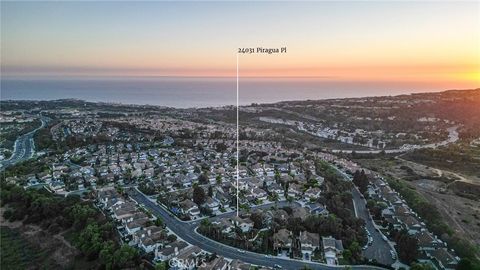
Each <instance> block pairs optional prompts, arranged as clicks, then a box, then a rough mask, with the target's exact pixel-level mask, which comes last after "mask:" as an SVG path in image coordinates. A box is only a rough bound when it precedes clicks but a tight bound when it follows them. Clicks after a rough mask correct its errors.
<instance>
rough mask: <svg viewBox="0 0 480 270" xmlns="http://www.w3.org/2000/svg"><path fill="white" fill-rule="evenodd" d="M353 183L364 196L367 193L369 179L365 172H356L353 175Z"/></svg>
mask: <svg viewBox="0 0 480 270" xmlns="http://www.w3.org/2000/svg"><path fill="white" fill-rule="evenodd" d="M352 181H353V183H354V184H355V185H356V186H357V187H358V189H359V190H360V192H361V193H362V194H363V193H365V192H367V189H368V177H367V175H366V174H365V171H364V170H362V171H361V172H360V171H358V170H357V171H355V173H354V174H353V180H352Z"/></svg>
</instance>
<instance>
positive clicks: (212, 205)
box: [203, 197, 220, 212]
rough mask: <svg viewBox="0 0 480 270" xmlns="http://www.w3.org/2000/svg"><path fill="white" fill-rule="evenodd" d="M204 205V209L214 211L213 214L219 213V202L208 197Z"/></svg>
mask: <svg viewBox="0 0 480 270" xmlns="http://www.w3.org/2000/svg"><path fill="white" fill-rule="evenodd" d="M203 205H204V207H207V208H208V209H210V210H212V212H216V211H218V208H219V206H220V204H219V203H218V201H217V200H215V199H212V198H211V197H208V198H207V200H206V202H205V203H204V204H203Z"/></svg>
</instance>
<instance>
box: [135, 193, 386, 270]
mask: <svg viewBox="0 0 480 270" xmlns="http://www.w3.org/2000/svg"><path fill="white" fill-rule="evenodd" d="M129 195H130V197H131V198H132V199H133V200H135V201H136V202H137V203H140V204H143V205H144V206H145V207H146V208H148V209H149V210H150V211H152V213H153V214H155V215H156V216H157V217H160V218H161V219H162V220H163V222H164V223H165V225H167V227H168V228H169V229H170V230H171V231H173V232H174V233H175V234H176V235H177V236H178V237H180V238H182V239H183V240H184V241H186V242H188V243H190V244H192V245H195V246H198V247H200V248H201V249H203V250H205V251H207V252H210V253H215V254H218V255H220V256H224V257H226V258H230V259H238V260H241V261H243V262H246V263H250V264H254V265H261V266H267V267H274V266H275V265H280V266H282V267H283V269H292V270H293V269H301V268H303V267H304V266H305V265H306V266H308V267H309V268H310V269H315V270H325V269H343V268H344V267H345V266H344V265H342V266H329V265H326V264H320V263H312V262H305V261H300V260H292V259H285V258H279V257H270V258H267V257H265V255H264V254H259V253H255V252H249V251H245V252H239V251H238V249H237V248H234V247H231V246H227V245H224V244H221V243H219V242H216V241H214V240H212V239H209V238H207V237H205V236H203V235H200V234H198V233H197V232H196V228H197V222H193V223H188V222H182V221H180V220H178V219H176V218H175V217H173V216H171V215H170V213H169V212H168V211H167V210H165V209H164V208H163V207H161V206H159V205H158V204H156V203H154V202H152V201H151V200H150V199H149V198H148V197H146V196H145V195H143V194H142V193H140V192H139V191H138V190H136V189H130V192H129ZM351 268H352V269H358V270H367V269H383V268H380V267H375V266H367V265H354V266H351Z"/></svg>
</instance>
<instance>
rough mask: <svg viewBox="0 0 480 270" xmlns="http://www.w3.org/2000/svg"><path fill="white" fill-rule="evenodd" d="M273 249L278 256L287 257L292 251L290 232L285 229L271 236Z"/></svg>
mask: <svg viewBox="0 0 480 270" xmlns="http://www.w3.org/2000/svg"><path fill="white" fill-rule="evenodd" d="M273 249H274V250H276V251H277V253H278V255H283V256H288V255H289V254H290V251H291V249H292V232H291V231H289V230H287V229H280V230H279V231H278V232H276V233H274V234H273Z"/></svg>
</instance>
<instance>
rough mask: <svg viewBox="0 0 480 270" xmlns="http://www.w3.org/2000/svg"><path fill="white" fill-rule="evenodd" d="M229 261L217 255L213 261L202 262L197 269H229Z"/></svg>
mask: <svg viewBox="0 0 480 270" xmlns="http://www.w3.org/2000/svg"><path fill="white" fill-rule="evenodd" d="M228 265H229V262H228V261H227V260H225V258H223V257H216V258H215V259H214V260H212V261H211V262H208V263H207V262H205V263H203V264H201V265H200V266H199V267H198V268H197V269H199V270H227V269H229V266H228Z"/></svg>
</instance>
